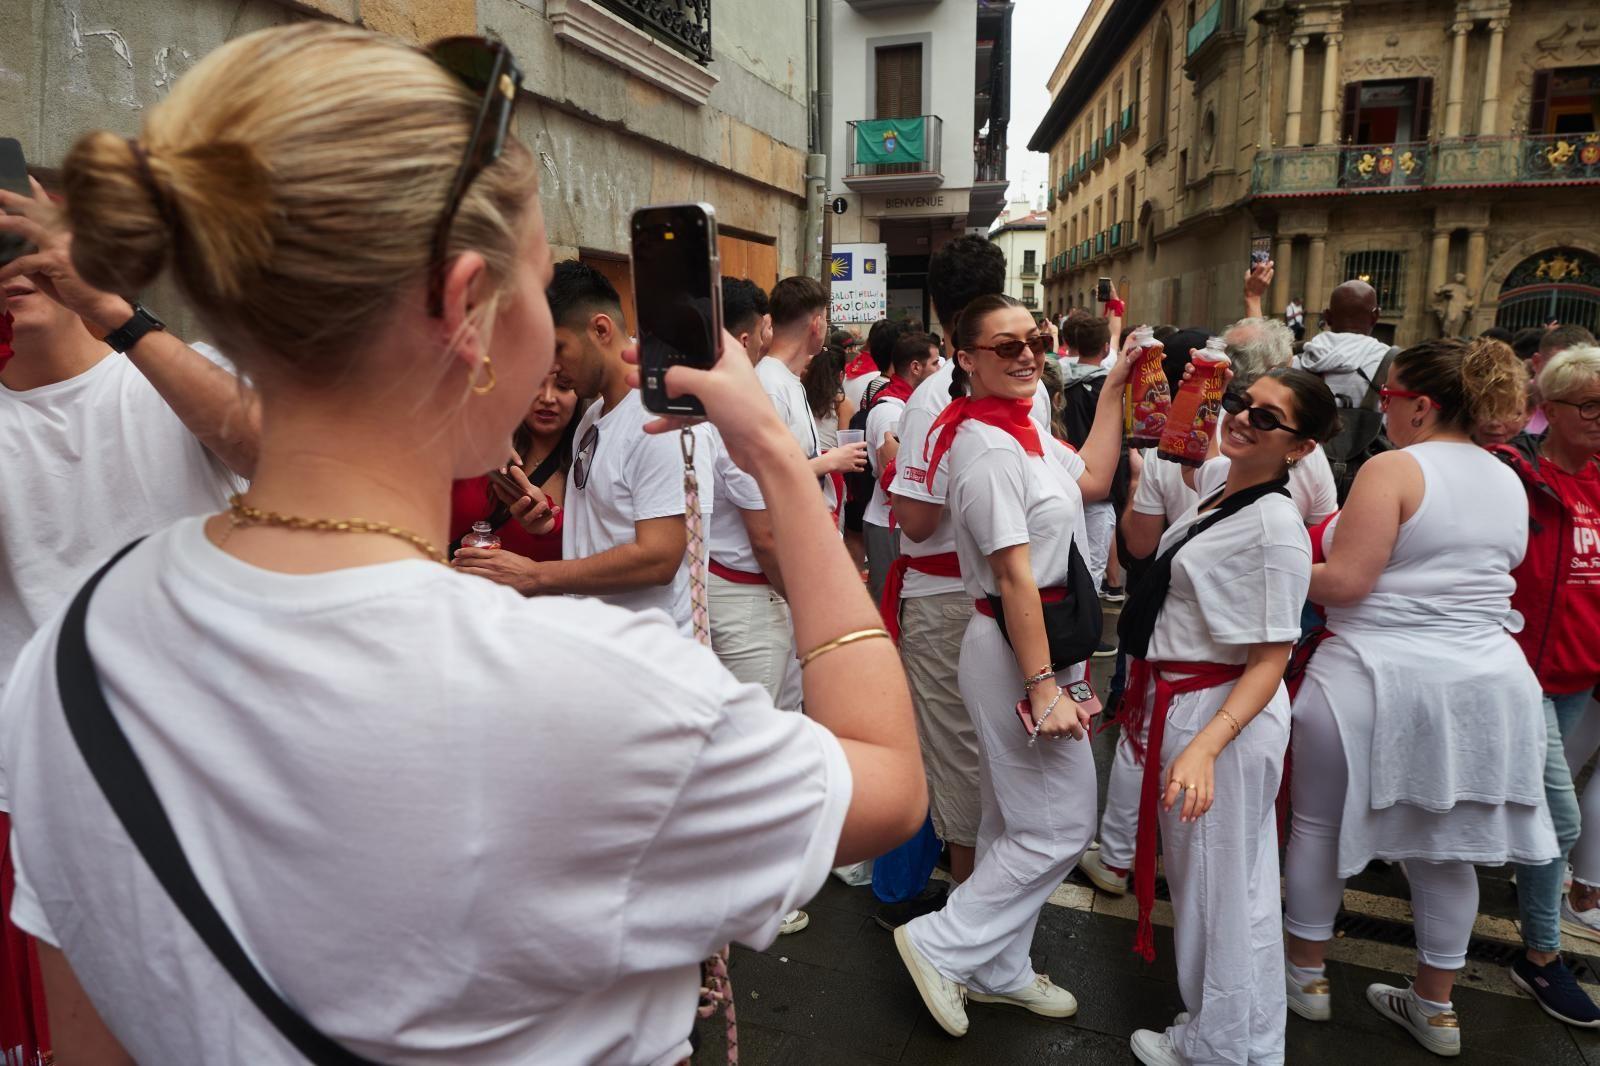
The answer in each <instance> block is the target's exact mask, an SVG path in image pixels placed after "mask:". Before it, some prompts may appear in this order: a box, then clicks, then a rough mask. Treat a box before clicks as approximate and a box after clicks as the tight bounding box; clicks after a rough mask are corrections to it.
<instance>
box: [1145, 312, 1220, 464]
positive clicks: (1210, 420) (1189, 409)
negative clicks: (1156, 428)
mask: <svg viewBox="0 0 1600 1066" xmlns="http://www.w3.org/2000/svg"><path fill="white" fill-rule="evenodd" d="M1225 347H1226V346H1225V345H1224V344H1223V342H1222V338H1221V337H1212V338H1211V339H1210V340H1208V341H1206V346H1205V347H1204V348H1202V349H1200V350H1199V351H1198V352H1195V353H1194V355H1193V356H1191V357H1190V359H1189V363H1190V365H1192V366H1193V367H1194V369H1193V370H1192V371H1190V372H1189V376H1188V378H1187V379H1185V380H1184V383H1183V384H1182V385H1180V386H1178V397H1177V399H1175V400H1173V401H1172V410H1171V411H1170V412H1168V414H1167V430H1166V432H1165V433H1163V434H1162V435H1161V445H1160V450H1159V452H1158V454H1159V455H1160V456H1161V458H1163V459H1171V460H1172V461H1173V462H1175V463H1182V464H1183V465H1184V466H1199V465H1200V464H1201V463H1203V462H1205V461H1206V455H1207V453H1208V452H1209V450H1210V448H1211V441H1212V440H1213V439H1214V438H1215V437H1216V435H1217V419H1218V418H1219V417H1220V416H1221V414H1222V383H1223V381H1224V380H1225V378H1226V376H1227V370H1228V364H1229V362H1230V360H1229V359H1228V354H1227V352H1226V351H1224V348H1225Z"/></svg>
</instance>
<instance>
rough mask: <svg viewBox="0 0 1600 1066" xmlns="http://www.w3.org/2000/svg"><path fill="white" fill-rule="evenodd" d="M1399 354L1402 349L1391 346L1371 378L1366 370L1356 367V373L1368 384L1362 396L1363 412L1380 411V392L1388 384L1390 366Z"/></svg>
mask: <svg viewBox="0 0 1600 1066" xmlns="http://www.w3.org/2000/svg"><path fill="white" fill-rule="evenodd" d="M1399 354H1400V349H1399V348H1396V347H1394V346H1393V345H1390V346H1389V350H1388V351H1387V352H1384V353H1383V358H1382V359H1380V360H1379V361H1378V369H1377V370H1376V371H1374V372H1373V375H1372V376H1371V377H1370V378H1369V377H1367V372H1366V371H1365V370H1362V369H1361V368H1360V367H1359V366H1358V367H1356V373H1357V374H1360V375H1361V380H1362V381H1365V382H1366V383H1367V391H1366V392H1365V393H1363V394H1362V396H1361V408H1362V410H1365V411H1376V410H1377V409H1378V401H1379V400H1380V399H1381V398H1382V397H1381V396H1380V394H1379V390H1381V389H1382V388H1383V386H1384V384H1385V383H1387V382H1388V380H1389V364H1391V363H1393V362H1394V357H1395V356H1397V355H1399Z"/></svg>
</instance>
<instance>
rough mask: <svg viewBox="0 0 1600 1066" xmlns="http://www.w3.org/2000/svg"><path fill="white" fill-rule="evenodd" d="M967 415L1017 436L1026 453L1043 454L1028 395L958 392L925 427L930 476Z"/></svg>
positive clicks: (952, 442)
mask: <svg viewBox="0 0 1600 1066" xmlns="http://www.w3.org/2000/svg"><path fill="white" fill-rule="evenodd" d="M969 418H970V419H974V420H975V421H978V422H983V423H985V424H986V425H990V426H993V427H994V428H996V429H1002V430H1005V431H1006V432H1007V433H1009V434H1011V435H1012V436H1013V437H1015V438H1016V439H1017V443H1018V444H1020V445H1022V450H1023V451H1025V452H1027V453H1028V454H1029V455H1043V454H1044V445H1043V444H1041V443H1040V441H1039V427H1038V426H1036V425H1034V422H1033V398H1032V397H1031V396H1030V397H1028V398H1027V399H1025V400H1002V399H1000V398H999V397H998V396H986V397H984V398H983V399H981V400H974V399H973V398H972V397H970V396H960V397H957V398H956V399H954V400H951V401H950V406H948V407H946V408H945V409H944V411H943V412H942V413H941V414H940V415H939V417H938V418H936V419H935V420H934V423H933V428H932V429H930V430H929V431H928V442H929V443H928V445H927V446H925V448H924V451H923V454H924V456H925V457H926V458H927V460H928V476H929V478H930V479H931V478H932V476H933V472H934V471H935V470H937V469H939V460H941V459H943V458H944V453H945V452H947V451H949V450H950V445H952V444H954V443H955V439H956V430H958V429H960V428H961V423H963V422H965V421H966V420H967V419H969ZM935 438H937V439H935ZM930 450H931V454H929V452H930Z"/></svg>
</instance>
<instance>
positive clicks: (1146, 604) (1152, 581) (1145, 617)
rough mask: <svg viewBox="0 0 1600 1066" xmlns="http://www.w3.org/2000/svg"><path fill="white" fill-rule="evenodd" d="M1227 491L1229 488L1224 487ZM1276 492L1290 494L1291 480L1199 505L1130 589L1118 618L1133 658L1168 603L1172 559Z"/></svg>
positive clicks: (1146, 644) (1143, 650)
mask: <svg viewBox="0 0 1600 1066" xmlns="http://www.w3.org/2000/svg"><path fill="white" fill-rule="evenodd" d="M1223 491H1226V490H1223ZM1274 493H1277V494H1280V495H1283V496H1287V495H1289V479H1288V478H1279V479H1278V480H1276V481H1268V482H1266V483H1265V484H1261V485H1252V486H1250V487H1249V488H1247V489H1245V490H1243V491H1241V492H1236V493H1234V494H1233V495H1232V496H1229V497H1228V498H1227V499H1226V500H1223V501H1222V503H1221V504H1220V505H1219V506H1218V507H1217V508H1216V510H1214V511H1207V510H1206V508H1207V507H1209V506H1211V504H1212V503H1213V502H1214V501H1215V500H1216V498H1217V496H1219V495H1221V492H1218V493H1215V494H1213V495H1212V496H1210V497H1209V498H1207V499H1206V500H1204V501H1202V502H1201V504H1200V517H1199V518H1197V519H1195V521H1194V524H1193V525H1191V526H1190V527H1189V528H1188V529H1187V530H1186V531H1185V532H1184V534H1183V536H1182V537H1180V538H1179V539H1178V541H1177V543H1175V544H1173V545H1172V547H1170V548H1168V549H1167V550H1166V551H1164V552H1162V553H1161V554H1160V555H1158V556H1156V558H1155V559H1154V560H1153V561H1152V562H1151V563H1150V566H1149V568H1148V569H1146V570H1145V572H1144V574H1143V576H1142V577H1140V578H1139V583H1138V584H1137V585H1134V586H1133V587H1131V588H1129V589H1128V600H1127V602H1126V603H1124V604H1123V605H1122V617H1121V618H1119V619H1117V636H1118V639H1119V640H1120V642H1121V645H1122V650H1123V651H1125V652H1127V653H1128V654H1129V655H1132V656H1133V657H1134V658H1137V659H1143V658H1145V656H1146V655H1147V654H1148V653H1149V651H1150V638H1151V637H1152V636H1154V635H1155V631H1156V619H1157V618H1159V617H1160V615H1161V608H1162V607H1163V606H1165V604H1166V602H1167V591H1168V590H1169V589H1170V588H1171V587H1172V559H1173V556H1175V555H1177V554H1178V552H1180V551H1181V550H1183V546H1184V545H1185V544H1188V543H1189V542H1190V541H1191V540H1193V539H1194V538H1196V537H1198V536H1199V535H1200V534H1202V533H1204V532H1205V531H1206V530H1208V529H1210V528H1211V527H1212V526H1214V525H1216V524H1217V523H1218V522H1220V521H1222V520H1223V519H1224V518H1227V517H1229V516H1230V515H1235V514H1238V513H1239V512H1240V511H1242V510H1244V509H1245V508H1246V507H1249V506H1250V505H1251V504H1253V503H1255V502H1256V501H1257V500H1260V499H1262V498H1264V497H1267V496H1271V495H1273V494H1274Z"/></svg>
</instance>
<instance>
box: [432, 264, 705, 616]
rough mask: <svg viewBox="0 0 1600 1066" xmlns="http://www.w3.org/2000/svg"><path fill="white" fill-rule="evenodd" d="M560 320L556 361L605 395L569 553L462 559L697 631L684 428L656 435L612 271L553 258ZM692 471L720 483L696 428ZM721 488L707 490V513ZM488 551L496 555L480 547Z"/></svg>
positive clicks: (574, 509) (591, 391) (585, 420)
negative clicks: (548, 558)
mask: <svg viewBox="0 0 1600 1066" xmlns="http://www.w3.org/2000/svg"><path fill="white" fill-rule="evenodd" d="M546 296H547V297H548V298H549V301H550V314H551V317H552V318H553V319H554V321H555V327H556V366H557V368H558V369H560V370H561V372H562V373H564V374H566V375H567V377H569V378H571V379H572V381H573V383H574V388H575V389H576V390H577V393H578V395H579V396H595V397H598V398H597V399H596V400H595V401H594V402H593V403H591V404H590V405H589V408H588V410H586V411H584V413H583V415H582V417H581V418H580V420H579V422H578V428H577V431H576V435H575V436H574V438H573V439H574V445H573V447H574V449H575V451H574V453H573V460H572V470H571V472H570V473H569V474H568V476H567V498H566V510H565V514H564V515H563V518H562V527H561V554H562V558H561V559H560V560H559V561H555V562H535V561H534V560H532V559H525V558H522V557H521V556H516V555H515V554H514V553H512V552H493V551H485V550H484V549H469V548H463V549H461V551H460V552H459V553H458V554H457V565H458V566H461V567H462V568H463V569H468V570H472V569H478V570H479V572H482V568H487V567H500V568H503V567H505V566H506V565H508V564H514V566H515V571H516V572H515V573H514V574H510V575H509V576H505V577H502V576H500V575H498V574H493V573H485V574H484V576H487V577H493V578H495V579H496V580H500V581H502V582H503V583H505V584H509V585H511V586H512V587H513V588H516V589H517V590H518V591H520V592H521V593H522V594H523V595H525V596H541V595H551V594H563V593H564V594H567V595H578V596H594V597H596V598H597V599H601V600H605V601H606V602H607V603H613V604H616V605H617V606H618V607H626V608H629V609H630V610H635V611H645V610H649V609H651V608H656V609H659V610H661V611H665V612H666V613H667V614H668V615H670V616H671V617H672V619H673V620H674V621H675V622H677V624H678V628H679V629H680V630H681V631H682V632H683V633H685V634H688V633H690V631H691V630H690V604H689V565H688V559H687V556H686V545H687V537H688V532H687V530H686V528H685V525H684V511H685V508H684V491H683V453H682V451H681V450H680V449H681V445H680V443H679V440H678V435H677V434H676V433H661V434H651V433H646V432H645V431H644V427H645V424H646V423H648V422H650V421H653V420H654V416H653V415H651V414H650V412H648V411H646V410H645V409H644V404H643V403H642V402H641V400H640V397H639V392H638V390H637V389H634V388H632V387H630V386H629V384H628V364H627V363H625V362H623V359H622V355H623V353H624V352H625V351H627V350H628V348H629V347H630V345H631V343H632V342H631V340H630V339H629V337H628V332H627V330H626V328H625V327H624V323H623V316H622V299H621V297H619V296H618V295H617V290H616V289H614V288H613V287H612V285H611V282H609V281H607V280H606V278H605V276H604V275H603V274H601V273H600V272H599V271H597V270H595V269H594V268H593V267H591V266H589V265H587V264H585V263H581V262H579V261H577V260H570V259H569V260H567V261H566V262H564V263H558V264H556V268H555V276H554V278H553V279H552V280H551V282H550V286H549V288H548V289H547V290H546ZM694 432H695V436H696V438H697V445H698V446H697V447H696V448H695V471H696V474H697V475H698V477H699V480H700V484H701V485H704V486H707V488H708V490H709V487H710V486H711V467H712V460H713V456H714V453H715V451H716V445H715V443H714V442H713V441H712V439H711V437H710V435H709V433H708V432H707V431H706V430H705V429H704V428H696V429H695V431H694ZM711 500H712V494H711V492H710V491H706V492H704V493H702V494H701V510H702V512H703V514H704V516H705V519H706V521H707V523H708V524H709V520H710V515H711ZM479 556H487V557H489V558H479Z"/></svg>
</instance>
